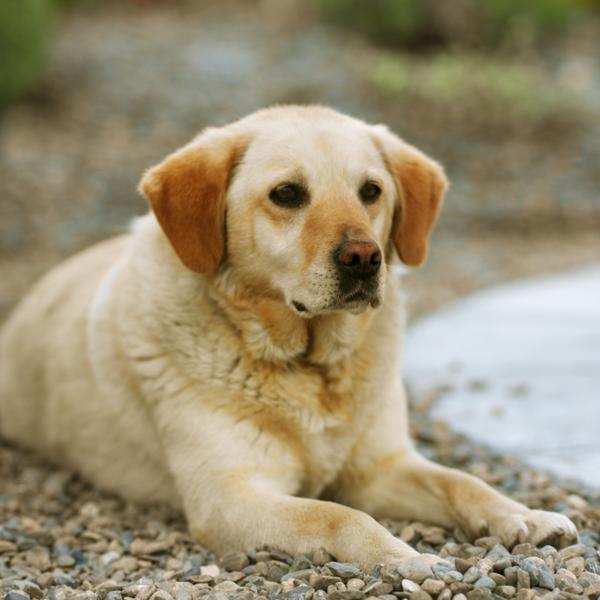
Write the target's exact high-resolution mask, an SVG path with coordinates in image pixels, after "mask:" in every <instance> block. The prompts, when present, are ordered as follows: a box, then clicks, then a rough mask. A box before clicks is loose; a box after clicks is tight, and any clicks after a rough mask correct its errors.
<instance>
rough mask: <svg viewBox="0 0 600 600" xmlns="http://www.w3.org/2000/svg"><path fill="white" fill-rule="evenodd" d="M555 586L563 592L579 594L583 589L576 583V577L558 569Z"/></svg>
mask: <svg viewBox="0 0 600 600" xmlns="http://www.w3.org/2000/svg"><path fill="white" fill-rule="evenodd" d="M556 585H557V586H558V587H559V589H561V590H563V591H564V592H569V593H571V594H581V592H582V591H583V588H582V587H581V586H580V585H579V583H578V582H577V577H575V575H574V574H573V573H571V572H570V571H567V570H566V569H559V570H558V571H557V573H556Z"/></svg>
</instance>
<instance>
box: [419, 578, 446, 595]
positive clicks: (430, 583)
mask: <svg viewBox="0 0 600 600" xmlns="http://www.w3.org/2000/svg"><path fill="white" fill-rule="evenodd" d="M445 588H446V584H445V583H444V582H443V581H440V580H439V579H426V580H425V581H424V582H423V583H422V584H421V589H423V590H425V591H426V592H427V593H428V594H432V595H433V596H437V595H438V594H439V593H440V592H441V591H442V590H443V589H445Z"/></svg>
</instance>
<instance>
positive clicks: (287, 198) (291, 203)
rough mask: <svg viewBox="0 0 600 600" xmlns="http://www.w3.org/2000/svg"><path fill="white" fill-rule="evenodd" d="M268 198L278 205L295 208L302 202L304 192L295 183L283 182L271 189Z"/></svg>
mask: <svg viewBox="0 0 600 600" xmlns="http://www.w3.org/2000/svg"><path fill="white" fill-rule="evenodd" d="M269 198H270V199H271V201H272V202H274V203H275V204H277V205H278V206H284V207H286V208H297V207H298V206H300V205H301V204H302V203H303V202H304V200H305V198H306V192H305V190H304V188H302V187H301V186H299V185H297V184H295V183H283V184H281V185H278V186H277V187H276V188H273V189H272V190H271V192H270V194H269Z"/></svg>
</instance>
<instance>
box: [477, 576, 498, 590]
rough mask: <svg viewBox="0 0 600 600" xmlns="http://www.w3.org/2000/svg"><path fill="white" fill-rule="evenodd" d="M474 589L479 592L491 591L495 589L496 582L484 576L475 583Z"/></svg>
mask: <svg viewBox="0 0 600 600" xmlns="http://www.w3.org/2000/svg"><path fill="white" fill-rule="evenodd" d="M474 587H475V588H477V589H479V590H493V589H494V588H495V587H496V582H495V581H494V580H493V579H492V578H491V577H488V576H487V575H484V576H483V577H480V578H479V579H478V580H477V581H476V582H475V586H474Z"/></svg>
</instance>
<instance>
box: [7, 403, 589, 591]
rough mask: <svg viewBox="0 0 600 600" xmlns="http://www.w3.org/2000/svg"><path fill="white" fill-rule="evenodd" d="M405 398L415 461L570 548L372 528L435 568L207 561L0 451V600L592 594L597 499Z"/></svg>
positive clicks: (69, 479)
mask: <svg viewBox="0 0 600 600" xmlns="http://www.w3.org/2000/svg"><path fill="white" fill-rule="evenodd" d="M431 400H432V397H429V398H421V399H419V402H418V404H417V405H416V406H415V407H414V411H413V433H414V435H415V438H416V439H417V441H418V443H419V445H420V447H421V450H422V451H423V452H424V453H425V454H426V455H427V456H429V457H431V458H434V459H436V460H439V461H441V462H443V463H445V464H448V465H453V466H457V467H460V468H462V469H465V470H467V471H469V472H471V473H473V474H475V475H477V476H479V477H482V478H483V479H484V480H486V481H488V482H489V483H491V484H493V485H495V486H497V487H498V488H500V489H501V490H503V491H504V492H505V493H508V494H510V495H511V496H512V497H514V498H516V499H518V500H521V501H523V502H526V503H528V504H529V505H530V506H532V507H536V508H544V509H551V510H557V511H560V512H562V513H564V514H566V515H568V516H569V517H570V518H571V519H573V521H574V522H575V523H576V525H577V526H578V528H579V531H580V542H579V543H578V544H575V545H572V546H569V547H566V548H561V549H557V548H554V547H552V546H544V547H542V548H535V547H533V546H532V545H531V544H527V543H525V544H518V545H517V546H515V547H514V548H505V547H503V546H502V545H501V544H500V543H499V540H498V539H495V538H492V537H483V538H480V539H478V540H475V541H474V542H473V543H470V542H467V541H466V540H465V538H464V537H463V535H462V534H461V532H460V531H445V530H444V529H441V528H439V527H433V526H430V525H427V524H425V523H418V522H394V521H385V522H384V523H383V524H384V525H385V526H386V527H388V529H389V530H390V531H391V532H392V533H394V534H397V535H399V536H400V537H401V538H402V539H404V540H405V541H407V542H409V543H410V544H412V545H414V546H415V547H416V548H417V549H418V550H420V551H422V552H430V553H435V554H439V555H440V556H441V557H443V558H445V559H446V561H447V562H448V563H449V564H446V565H439V566H438V567H437V568H434V569H433V571H431V570H430V569H429V568H426V567H422V566H419V565H416V564H414V563H411V562H407V563H401V564H399V565H397V566H394V567H392V568H384V569H381V568H375V569H373V570H372V571H370V572H364V571H361V570H360V569H359V568H358V567H357V566H356V565H351V564H341V563H337V562H335V557H332V556H329V555H328V554H327V553H326V552H325V551H324V550H319V549H316V550H315V552H314V553H312V554H310V555H308V556H299V557H296V558H294V557H291V556H288V555H287V554H285V553H282V552H278V551H275V550H271V551H269V550H265V549H256V550H251V551H249V552H247V553H245V554H244V553H231V554H227V555H225V556H222V557H220V558H218V557H215V556H214V555H212V554H211V553H209V552H208V551H206V550H205V549H204V548H202V547H200V546H198V545H197V544H195V543H194V542H193V541H192V540H191V539H190V537H189V535H188V533H187V532H186V527H185V523H184V521H183V520H182V518H181V517H180V516H179V515H177V514H173V513H171V512H169V511H166V510H165V509H164V508H161V507H150V508H145V509H144V510H140V507H138V506H135V505H131V504H127V503H125V502H123V501H122V500H120V499H118V498H115V497H112V496H109V495H106V494H103V493H100V492H98V491H97V490H95V489H93V488H91V487H90V486H88V485H87V484H86V483H85V482H83V481H81V480H80V479H79V478H78V477H76V476H74V475H72V474H71V473H69V472H67V471H64V470H61V469H59V468H50V467H48V466H47V465H46V464H44V463H41V462H40V461H39V460H38V459H37V458H36V457H35V456H33V455H29V454H25V453H23V452H21V451H19V452H15V450H14V449H12V448H9V447H7V446H0V522H1V526H0V580H1V583H0V592H7V594H6V596H5V598H6V600H27V599H28V598H32V599H37V598H42V597H48V598H51V599H53V600H54V599H56V600H59V599H60V600H62V599H63V598H64V599H68V598H82V599H83V598H90V599H92V598H106V599H108V600H121V598H128V597H132V598H140V599H143V600H149V599H153V600H171V598H174V599H176V600H188V599H193V598H200V597H204V596H206V597H207V598H214V599H215V600H227V599H228V598H240V599H246V598H248V599H250V598H255V597H268V598H286V599H289V600H310V599H311V598H313V599H314V600H317V599H321V598H323V599H324V598H331V599H332V600H361V599H363V598H374V597H378V598H380V599H381V600H395V599H396V598H410V599H412V600H428V599H430V598H438V599H441V600H450V599H451V598H454V599H456V600H464V598H465V597H466V598H469V599H485V598H513V597H514V598H518V599H519V600H523V599H527V598H538V597H540V598H542V597H545V598H581V597H596V596H598V595H600V566H599V562H598V560H599V556H600V552H599V548H600V544H599V542H600V535H599V532H600V493H598V492H595V493H594V492H592V491H589V490H588V491H586V490H584V489H582V487H581V486H580V485H575V484H569V483H568V482H564V481H563V482H560V483H559V482H557V481H556V480H553V479H552V478H550V477H547V476H545V475H544V474H541V473H539V472H534V471H532V470H531V469H529V468H527V467H524V466H523V465H520V464H519V463H518V462H516V461H515V460H514V459H512V458H511V457H506V456H504V457H500V456H493V455H491V454H490V453H489V452H488V451H487V450H486V449H485V448H482V447H479V446H475V445H474V444H472V443H470V442H469V441H468V440H466V439H464V438H461V437H458V436H456V435H453V434H451V433H450V432H448V431H447V429H446V428H445V427H444V426H443V425H442V424H439V423H437V424H436V423H432V422H431V420H430V419H428V418H427V410H428V406H429V405H430V403H431Z"/></svg>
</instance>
